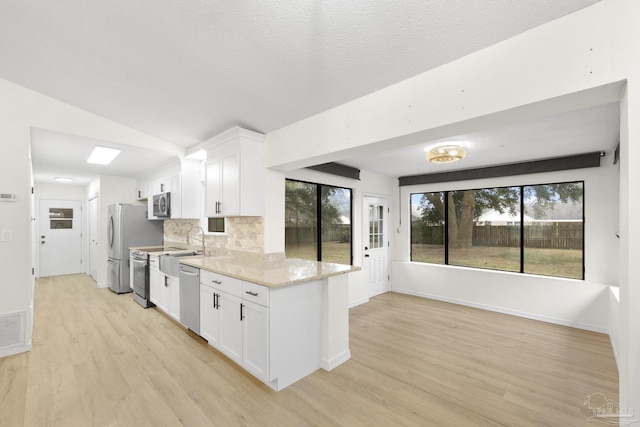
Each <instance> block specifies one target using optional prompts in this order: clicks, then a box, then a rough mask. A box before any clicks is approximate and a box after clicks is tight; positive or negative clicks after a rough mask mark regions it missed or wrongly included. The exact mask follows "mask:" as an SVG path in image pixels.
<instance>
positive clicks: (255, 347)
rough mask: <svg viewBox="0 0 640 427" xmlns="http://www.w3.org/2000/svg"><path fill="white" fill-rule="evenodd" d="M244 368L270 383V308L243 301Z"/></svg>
mask: <svg viewBox="0 0 640 427" xmlns="http://www.w3.org/2000/svg"><path fill="white" fill-rule="evenodd" d="M243 305H244V307H243V310H242V311H243V317H244V319H243V321H242V367H243V368H244V369H246V370H247V371H249V372H251V373H252V374H253V375H255V376H256V377H258V378H259V379H261V380H263V381H269V308H268V307H264V306H262V305H259V304H256V303H253V302H250V301H247V300H243Z"/></svg>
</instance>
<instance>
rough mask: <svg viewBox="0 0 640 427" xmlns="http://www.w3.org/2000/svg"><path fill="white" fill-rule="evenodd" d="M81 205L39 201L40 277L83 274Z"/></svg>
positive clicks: (78, 202) (80, 203)
mask: <svg viewBox="0 0 640 427" xmlns="http://www.w3.org/2000/svg"><path fill="white" fill-rule="evenodd" d="M81 207H82V202H80V201H76V200H40V209H39V211H40V220H39V221H38V224H39V227H38V228H39V229H38V236H37V237H38V240H37V242H38V243H37V245H38V249H39V256H38V260H39V269H40V270H39V272H40V277H47V276H59V275H62V274H76V273H82V220H81Z"/></svg>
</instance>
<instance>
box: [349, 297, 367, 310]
mask: <svg viewBox="0 0 640 427" xmlns="http://www.w3.org/2000/svg"><path fill="white" fill-rule="evenodd" d="M367 302H369V298H363V299H361V300H358V301H353V302H352V303H350V304H349V308H353V307H356V306H359V305H361V304H364V303H367Z"/></svg>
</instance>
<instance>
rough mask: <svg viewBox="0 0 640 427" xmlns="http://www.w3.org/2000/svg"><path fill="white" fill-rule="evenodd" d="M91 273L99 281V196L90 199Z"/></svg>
mask: <svg viewBox="0 0 640 427" xmlns="http://www.w3.org/2000/svg"><path fill="white" fill-rule="evenodd" d="M88 222H89V274H90V275H91V277H93V280H95V281H96V282H97V281H98V197H97V196H96V197H94V198H92V199H89V221H88Z"/></svg>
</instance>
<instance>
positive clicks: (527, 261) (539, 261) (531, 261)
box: [411, 244, 582, 279]
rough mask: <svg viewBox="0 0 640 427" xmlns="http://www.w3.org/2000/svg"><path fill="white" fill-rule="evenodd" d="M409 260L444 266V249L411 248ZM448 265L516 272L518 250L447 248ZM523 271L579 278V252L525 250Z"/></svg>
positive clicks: (574, 250) (434, 247)
mask: <svg viewBox="0 0 640 427" xmlns="http://www.w3.org/2000/svg"><path fill="white" fill-rule="evenodd" d="M411 260H412V261H416V262H428V263H433V264H444V249H443V247H442V246H437V245H420V244H413V245H411ZM449 264H450V265H459V266H465V267H478V268H487V269H492V270H502V271H520V248H508V247H488V246H487V247H474V248H465V249H450V250H449ZM524 272H525V273H531V274H541V275H544V276H558V277H568V278H573V279H582V251H581V250H576V249H537V248H525V251H524Z"/></svg>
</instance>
